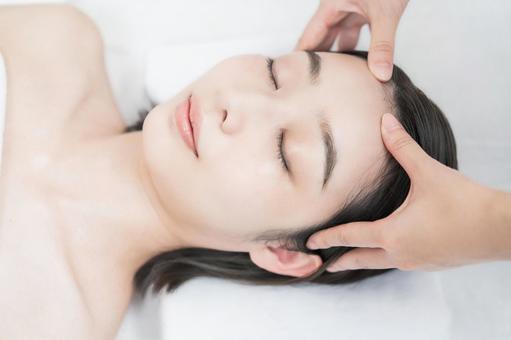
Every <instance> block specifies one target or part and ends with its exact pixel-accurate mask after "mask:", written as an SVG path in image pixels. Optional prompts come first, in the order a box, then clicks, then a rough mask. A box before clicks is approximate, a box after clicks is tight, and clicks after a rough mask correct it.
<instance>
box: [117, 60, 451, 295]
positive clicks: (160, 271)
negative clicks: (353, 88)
mask: <svg viewBox="0 0 511 340" xmlns="http://www.w3.org/2000/svg"><path fill="white" fill-rule="evenodd" d="M346 54H350V55H354V56H357V57H360V58H364V59H367V52H365V51H352V52H346ZM385 87H386V89H387V90H389V91H388V92H389V93H390V100H391V102H392V106H393V113H394V115H395V116H396V117H397V118H398V120H399V121H400V122H401V124H402V125H403V127H404V129H405V130H406V131H407V132H408V133H409V134H410V136H411V137H412V138H413V139H414V140H415V141H416V142H417V143H418V144H419V145H420V146H421V147H422V148H423V149H424V151H425V152H426V153H427V154H429V155H430V156H431V157H433V158H434V159H436V160H438V161H439V162H441V163H442V164H445V165H446V166H448V167H451V168H454V169H457V168H458V162H457V156H456V143H455V139H454V135H453V133H452V130H451V127H450V125H449V123H448V121H447V119H446V117H445V116H444V114H443V113H442V111H441V110H440V109H439V108H438V106H437V105H436V104H435V103H434V102H433V101H432V100H431V99H429V98H428V97H427V96H426V95H425V94H424V93H423V92H422V91H421V90H420V89H418V88H417V87H416V86H415V85H414V84H413V83H412V81H411V80H410V78H408V76H407V75H406V74H405V73H404V72H403V70H402V69H401V68H399V67H398V66H395V65H394V69H393V73H392V78H391V79H390V80H389V81H388V82H387V83H385ZM146 115H147V114H145V115H144V114H142V115H141V117H140V120H139V121H138V122H137V123H135V124H133V125H131V126H129V127H127V128H126V130H125V132H130V131H140V130H142V126H143V121H144V119H145V116H146ZM409 189H410V179H409V177H408V175H407V174H406V172H405V171H404V170H403V168H402V167H401V166H400V165H399V163H397V161H396V160H395V159H394V158H393V157H392V156H391V155H390V153H388V152H386V154H385V159H384V165H383V166H382V168H381V169H380V173H379V174H378V175H377V176H376V180H375V181H374V182H373V183H371V184H370V185H369V186H366V187H365V188H364V190H360V191H358V192H356V193H354V194H353V195H351V197H350V198H349V199H348V200H347V202H346V203H345V204H343V205H342V206H341V207H339V210H338V212H337V213H335V214H333V216H332V217H331V218H329V219H328V220H327V222H324V223H320V224H317V225H313V226H310V227H307V228H303V229H300V230H299V231H298V232H291V233H282V234H274V235H271V234H270V235H262V236H261V237H260V238H258V239H259V240H279V241H280V242H281V243H282V244H283V245H284V246H285V248H287V249H289V250H295V251H301V252H304V253H308V254H316V255H319V256H320V257H321V259H322V260H323V264H322V265H321V267H320V268H318V269H317V270H316V271H315V272H314V273H312V274H310V275H308V276H306V277H291V276H286V275H280V274H275V273H272V272H269V271H266V270H264V269H262V268H260V267H258V266H257V265H255V264H254V263H253V262H252V261H251V259H250V257H249V254H248V253H246V252H230V251H221V250H215V249H205V248H184V249H178V250H172V251H167V252H163V253H161V254H158V255H156V256H154V257H153V258H151V259H150V260H149V261H147V262H146V263H145V264H144V265H142V266H141V267H140V268H139V269H138V271H137V273H136V274H135V278H134V284H135V288H136V291H137V292H138V293H140V294H142V295H145V293H146V292H147V291H148V289H149V288H150V287H151V286H152V288H153V292H159V291H160V290H161V289H163V288H166V291H167V292H170V291H173V290H175V289H176V288H177V287H178V286H180V285H181V284H182V283H184V282H186V281H187V280H190V279H192V278H195V277H200V276H209V277H216V278H223V279H229V280H236V281H239V282H242V283H250V284H268V285H282V284H292V283H298V282H315V283H322V284H343V283H349V282H354V281H358V280H362V279H364V278H368V277H371V276H375V275H380V274H382V273H385V272H387V271H389V270H393V269H357V270H347V271H340V272H336V273H330V272H327V271H326V268H327V267H328V265H329V264H330V263H332V262H334V261H335V260H336V259H338V258H339V257H340V256H341V255H343V254H344V253H346V252H348V251H350V250H351V249H352V247H332V248H329V249H320V250H310V249H308V248H307V247H306V242H307V239H308V238H309V237H310V236H311V235H312V234H313V233H315V232H317V231H319V230H322V229H326V228H329V227H332V226H335V225H338V224H344V223H348V222H355V221H374V220H377V219H381V218H384V217H386V216H388V215H390V214H391V213H392V212H393V211H394V210H395V209H397V208H398V207H399V206H400V205H401V203H403V201H404V200H405V198H406V196H407V194H408V191H409Z"/></svg>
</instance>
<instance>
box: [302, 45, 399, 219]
mask: <svg viewBox="0 0 511 340" xmlns="http://www.w3.org/2000/svg"><path fill="white" fill-rule="evenodd" d="M318 55H319V56H320V57H321V70H320V74H319V77H318V79H317V82H316V85H311V86H310V87H308V88H307V89H304V91H307V92H308V96H309V99H311V104H312V105H314V106H316V109H315V110H311V111H310V112H317V111H318V110H319V111H321V112H322V114H324V116H325V117H326V118H327V120H328V121H329V122H330V125H331V129H332V135H333V138H334V145H335V147H336V149H337V165H336V166H335V169H334V171H333V172H332V178H331V179H330V183H329V184H328V186H327V190H325V191H324V192H319V191H315V194H316V195H317V197H314V198H315V199H317V200H320V201H321V202H323V203H322V204H321V205H322V207H323V209H321V210H322V213H323V216H325V214H329V213H331V212H334V211H336V210H337V209H338V208H339V204H340V203H342V202H344V201H346V199H348V194H350V193H351V192H353V191H356V190H357V189H359V188H361V187H363V186H365V185H367V184H368V183H369V182H370V181H372V180H373V179H374V178H375V177H376V176H377V174H378V170H379V169H380V167H381V165H382V161H383V159H384V157H383V156H384V155H385V147H384V146H383V142H382V139H381V132H380V122H381V116H382V115H383V114H384V113H385V112H390V110H391V105H390V103H389V101H388V98H387V94H386V91H385V89H384V85H383V84H382V83H381V82H379V81H378V80H377V79H376V78H374V76H373V75H372V74H371V72H370V71H369V69H368V67H367V62H366V60H365V59H362V58H359V57H355V56H351V55H345V54H338V53H328V52H324V53H322V52H319V53H318ZM296 57H298V56H296ZM300 57H301V58H303V60H305V61H306V62H307V63H306V64H307V69H308V60H307V59H308V58H307V56H306V55H305V53H302V56H300ZM297 59H298V58H297ZM302 67H303V65H302ZM311 138H313V137H311ZM313 157H318V158H319V159H318V160H316V161H318V162H320V163H319V164H323V162H324V155H323V153H315V155H314V156H313ZM316 164H317V163H316ZM320 174H321V175H322V174H323V169H318V172H317V174H316V175H317V176H319V175H320ZM308 199H310V197H308Z"/></svg>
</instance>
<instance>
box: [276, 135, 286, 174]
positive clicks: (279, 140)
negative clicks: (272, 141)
mask: <svg viewBox="0 0 511 340" xmlns="http://www.w3.org/2000/svg"><path fill="white" fill-rule="evenodd" d="M283 140H284V129H281V130H279V133H278V135H277V145H278V148H277V157H278V158H279V159H280V162H281V163H282V166H283V167H284V169H285V170H286V171H287V172H289V166H288V164H287V161H286V158H285V157H284V153H283V152H282V144H283Z"/></svg>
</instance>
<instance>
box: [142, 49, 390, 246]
mask: <svg viewBox="0 0 511 340" xmlns="http://www.w3.org/2000/svg"><path fill="white" fill-rule="evenodd" d="M273 74H274V77H275V80H276V84H277V87H278V89H277V88H276V87H275V84H274V82H273V81H272V79H271V76H270V74H269V70H268V67H267V60H266V57H265V56H261V55H243V56H236V57H232V58H229V59H226V60H224V61H222V62H221V63H219V64H217V65H216V66H215V67H213V68H212V69H211V70H210V71H208V72H207V73H206V74H204V75H203V76H202V77H200V78H199V79H197V80H196V81H194V82H193V83H191V84H190V85H189V86H188V87H186V88H185V89H184V90H183V91H181V92H180V93H179V94H178V95H176V96H175V97H174V98H172V99H170V100H169V101H167V102H165V103H162V104H160V105H158V106H156V107H155V108H154V109H153V110H152V111H151V112H150V113H149V115H148V116H147V118H146V120H145V122H144V127H143V141H144V153H145V157H146V162H147V166H148V169H149V172H150V175H151V178H152V180H153V183H154V185H155V187H156V190H157V193H158V195H159V196H160V199H161V202H162V204H163V206H164V208H165V209H166V212H167V213H168V215H169V218H171V219H172V220H173V221H175V223H176V224H177V225H179V226H180V232H182V237H184V238H189V239H193V240H194V243H195V245H196V246H202V247H208V248H216V249H221V250H229V251H246V250H247V248H248V246H249V245H250V244H249V243H250V241H248V239H250V238H251V237H255V236H256V235H258V234H260V233H262V232H266V231H269V230H273V229H288V230H290V231H292V230H294V229H296V228H299V227H306V226H311V225H314V224H317V223H321V222H323V221H325V220H327V219H328V218H329V217H330V216H331V215H332V214H334V213H335V212H336V211H337V210H338V209H339V208H340V207H341V206H342V204H343V203H344V201H345V200H346V199H347V195H348V194H349V193H350V192H351V191H352V190H356V189H357V188H360V187H363V186H364V185H365V184H368V182H369V181H370V180H372V179H374V177H375V175H376V174H377V171H378V170H379V167H380V166H381V165H382V160H383V155H384V152H385V149H384V146H383V144H382V140H381V134H380V119H381V116H382V114H383V113H385V112H389V111H390V109H391V107H390V105H389V104H388V102H387V101H386V99H385V93H384V89H383V84H382V83H380V82H379V81H378V80H376V79H375V78H374V77H373V76H372V75H371V73H370V72H369V70H368V68H367V65H366V61H365V60H363V59H361V58H358V57H354V56H350V55H344V54H337V53H317V54H312V53H311V54H308V53H306V52H294V53H290V54H286V55H283V56H280V57H278V58H276V59H275V60H274V63H273ZM190 95H191V101H192V107H193V109H194V110H196V111H197V112H200V117H201V118H200V119H201V120H202V123H201V128H200V132H199V134H198V136H196V137H197V139H198V141H197V144H198V145H197V148H198V157H196V155H195V154H194V153H193V151H191V150H190V149H189V148H188V147H187V146H186V144H185V143H184V141H183V140H182V139H181V137H180V134H179V132H178V130H177V128H176V123H175V118H174V113H175V111H176V108H177V107H178V106H179V104H181V103H182V102H183V101H185V100H186V99H187V98H188V97H189V96H190ZM224 119H225V120H224ZM282 130H283V131H284V135H283V140H282V142H283V143H282V149H283V154H284V159H285V161H286V163H287V165H288V167H289V170H286V169H285V167H284V165H283V164H282V161H281V160H280V159H279V156H278V153H279V146H278V145H279V144H278V137H279V135H280V132H281V131H282ZM326 131H329V132H330V134H331V137H332V143H331V146H332V149H334V150H335V151H333V153H335V155H334V156H333V157H332V158H333V159H334V160H333V164H332V165H330V166H329V169H330V170H331V171H330V170H325V169H326V168H327V163H326V150H327V149H328V148H327V146H326V145H325V141H326V140H327V138H326V137H324V136H326ZM327 144H329V142H327ZM329 163H330V162H329ZM326 173H330V176H329V177H330V178H329V180H328V181H327V182H326V184H325V185H324V186H323V183H324V178H325V174H326Z"/></svg>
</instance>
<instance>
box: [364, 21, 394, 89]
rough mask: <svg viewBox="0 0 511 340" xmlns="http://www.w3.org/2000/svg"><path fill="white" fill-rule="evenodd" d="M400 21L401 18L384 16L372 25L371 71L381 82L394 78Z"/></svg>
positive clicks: (369, 60)
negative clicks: (396, 43)
mask: <svg viewBox="0 0 511 340" xmlns="http://www.w3.org/2000/svg"><path fill="white" fill-rule="evenodd" d="M398 20H399V17H398V18H393V17H386V16H383V17H381V18H377V19H376V20H374V22H371V24H370V25H371V45H370V46H369V54H368V62H369V69H370V70H371V72H372V73H373V74H374V75H375V76H376V78H378V79H379V80H381V81H387V80H389V79H390V78H391V77H392V68H393V64H394V62H393V60H394V41H395V37H396V30H397V24H398Z"/></svg>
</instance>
